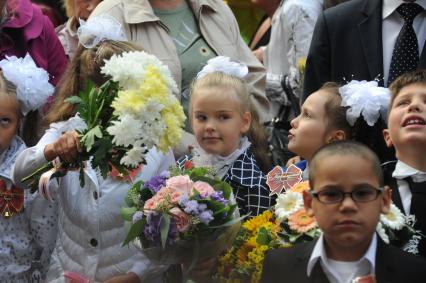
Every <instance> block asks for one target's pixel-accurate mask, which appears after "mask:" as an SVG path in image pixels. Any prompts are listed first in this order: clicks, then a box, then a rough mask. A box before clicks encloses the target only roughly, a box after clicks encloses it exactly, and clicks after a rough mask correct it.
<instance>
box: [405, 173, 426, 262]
mask: <svg viewBox="0 0 426 283" xmlns="http://www.w3.org/2000/svg"><path fill="white" fill-rule="evenodd" d="M405 180H406V181H407V182H408V185H409V186H410V191H411V194H412V197H411V206H410V214H414V215H415V216H416V220H417V221H416V224H415V225H414V228H415V229H416V230H420V231H421V233H422V234H423V235H426V182H419V183H417V182H414V181H413V180H412V178H410V177H408V178H405ZM419 254H420V255H422V256H426V239H422V240H421V241H420V244H419Z"/></svg>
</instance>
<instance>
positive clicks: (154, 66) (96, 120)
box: [23, 51, 185, 194]
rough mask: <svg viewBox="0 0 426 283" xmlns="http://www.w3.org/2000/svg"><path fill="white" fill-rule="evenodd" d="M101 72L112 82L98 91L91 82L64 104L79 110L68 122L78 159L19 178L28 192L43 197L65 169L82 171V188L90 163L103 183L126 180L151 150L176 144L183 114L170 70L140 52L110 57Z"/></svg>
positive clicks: (44, 166) (53, 164)
mask: <svg viewBox="0 0 426 283" xmlns="http://www.w3.org/2000/svg"><path fill="white" fill-rule="evenodd" d="M101 73H102V74H104V75H105V76H108V77H111V79H110V80H108V81H107V82H106V83H105V84H104V85H102V86H101V87H96V86H94V85H93V84H91V83H89V84H88V88H87V90H86V91H83V92H82V93H80V95H79V96H72V97H70V98H68V99H67V102H68V103H72V104H75V105H76V107H77V115H76V117H74V118H71V119H70V120H74V121H73V123H75V124H76V125H79V126H80V127H76V129H78V128H79V129H78V130H77V131H78V133H79V134H80V144H81V147H82V152H81V153H80V154H79V157H78V159H77V160H76V161H75V162H73V163H72V164H70V163H66V162H64V161H62V160H59V161H55V162H49V163H46V164H44V165H43V166H42V167H40V168H39V169H38V170H36V171H35V172H33V173H32V174H31V175H29V176H27V177H25V178H24V179H23V181H24V182H29V186H30V187H31V188H32V190H36V189H37V188H38V189H39V190H40V191H41V192H42V193H43V194H45V192H46V190H47V188H46V186H47V185H48V182H49V180H50V178H51V177H60V176H64V175H65V174H66V171H67V170H68V169H79V170H80V185H81V186H82V187H83V186H84V176H83V170H84V167H85V166H86V161H88V160H90V163H91V166H92V167H93V168H99V170H100V172H101V173H102V176H103V177H104V178H106V176H107V175H108V173H109V172H111V171H116V172H117V171H118V172H119V175H120V176H127V175H129V174H130V173H131V172H132V171H133V170H135V169H136V168H138V167H139V166H141V165H142V164H144V163H145V159H144V157H145V154H146V153H147V151H148V150H149V149H151V148H153V147H154V146H156V147H157V148H158V149H159V150H161V151H167V150H168V149H169V148H170V147H172V146H174V145H175V144H176V143H177V142H179V140H180V138H181V134H182V126H183V123H184V120H185V115H184V113H183V110H182V107H181V106H180V103H179V101H178V100H177V99H176V97H175V96H174V95H173V94H172V92H173V90H174V89H175V88H176V83H175V82H174V81H173V79H172V76H171V73H170V71H169V69H168V68H167V67H166V66H165V65H163V64H162V63H161V62H160V61H159V60H158V59H157V58H156V57H155V56H153V55H150V54H148V53H145V52H139V51H138V52H126V53H123V54H121V55H113V56H112V57H111V58H110V59H109V60H107V61H105V65H104V66H103V67H102V70H101ZM70 120H69V121H68V122H70Z"/></svg>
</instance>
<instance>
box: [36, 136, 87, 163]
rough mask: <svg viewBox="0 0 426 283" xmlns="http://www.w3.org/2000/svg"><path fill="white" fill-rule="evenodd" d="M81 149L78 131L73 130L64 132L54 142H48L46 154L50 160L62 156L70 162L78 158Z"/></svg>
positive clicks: (45, 149)
mask: <svg viewBox="0 0 426 283" xmlns="http://www.w3.org/2000/svg"><path fill="white" fill-rule="evenodd" d="M79 151H80V141H79V135H78V133H77V132H76V131H71V132H66V133H64V134H62V135H61V136H60V137H59V139H57V140H56V141H55V142H54V143H51V144H48V145H47V146H46V147H45V148H44V156H45V157H46V160H48V161H51V160H53V159H55V158H56V157H60V158H61V159H62V160H64V161H65V162H68V163H70V162H72V161H74V160H75V159H76V157H77V155H78V153H79Z"/></svg>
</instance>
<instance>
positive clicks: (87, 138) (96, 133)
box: [81, 125, 102, 152]
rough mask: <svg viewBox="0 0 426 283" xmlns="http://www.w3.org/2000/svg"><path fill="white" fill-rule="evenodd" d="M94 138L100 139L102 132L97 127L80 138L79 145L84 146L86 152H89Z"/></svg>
mask: <svg viewBox="0 0 426 283" xmlns="http://www.w3.org/2000/svg"><path fill="white" fill-rule="evenodd" d="M95 137H97V138H102V131H101V128H100V127H99V125H98V126H96V127H94V128H92V129H90V130H89V131H88V132H87V133H86V134H85V135H84V136H83V137H82V138H81V143H83V144H84V146H85V147H86V150H87V152H90V150H91V149H92V147H93V145H94V143H95Z"/></svg>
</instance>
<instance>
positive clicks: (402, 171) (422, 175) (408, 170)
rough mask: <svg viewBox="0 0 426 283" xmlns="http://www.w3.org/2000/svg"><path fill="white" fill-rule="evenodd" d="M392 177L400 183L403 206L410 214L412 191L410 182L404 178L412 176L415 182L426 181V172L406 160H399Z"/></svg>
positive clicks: (406, 212)
mask: <svg viewBox="0 0 426 283" xmlns="http://www.w3.org/2000/svg"><path fill="white" fill-rule="evenodd" d="M392 177H394V178H395V179H397V180H396V183H397V184H398V190H399V195H400V196H401V202H402V206H403V207H404V212H405V214H406V215H409V214H410V208H411V196H412V194H411V191H410V187H409V185H408V182H407V181H405V180H403V179H404V178H407V177H411V178H412V179H413V182H416V183H417V182H424V181H426V172H422V171H420V170H417V169H415V168H413V167H411V166H409V165H407V164H405V163H404V162H402V161H400V160H398V162H397V163H396V165H395V170H394V171H393V173H392Z"/></svg>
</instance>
